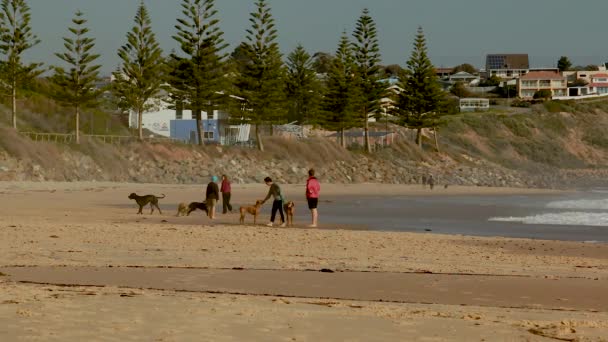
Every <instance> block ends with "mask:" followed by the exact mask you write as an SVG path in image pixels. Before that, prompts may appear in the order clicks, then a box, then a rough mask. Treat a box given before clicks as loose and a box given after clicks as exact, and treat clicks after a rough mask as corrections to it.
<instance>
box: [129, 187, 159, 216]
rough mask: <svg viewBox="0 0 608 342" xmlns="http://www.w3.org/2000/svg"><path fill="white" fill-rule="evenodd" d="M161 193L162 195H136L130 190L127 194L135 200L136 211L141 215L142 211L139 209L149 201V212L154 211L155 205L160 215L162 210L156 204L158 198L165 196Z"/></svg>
mask: <svg viewBox="0 0 608 342" xmlns="http://www.w3.org/2000/svg"><path fill="white" fill-rule="evenodd" d="M162 195H163V197H160V196H154V195H145V196H138V195H137V194H136V193H134V192H132V193H131V194H130V195H129V199H132V200H135V202H137V205H139V211H138V212H137V213H138V214H142V215H143V212H142V211H141V210H142V209H143V208H144V207H145V206H146V205H147V204H148V203H149V204H150V209H151V211H150V214H152V213H154V207H156V209H158V212H159V213H160V214H161V215H162V213H163V212H162V211H161V210H160V207H159V206H158V200H159V199H161V198H165V194H162Z"/></svg>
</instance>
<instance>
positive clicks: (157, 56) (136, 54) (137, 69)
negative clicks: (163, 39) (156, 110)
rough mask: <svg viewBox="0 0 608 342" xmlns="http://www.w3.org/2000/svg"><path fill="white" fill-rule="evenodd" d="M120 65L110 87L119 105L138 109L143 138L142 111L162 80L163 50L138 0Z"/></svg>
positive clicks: (147, 108) (147, 107)
mask: <svg viewBox="0 0 608 342" xmlns="http://www.w3.org/2000/svg"><path fill="white" fill-rule="evenodd" d="M118 57H120V59H121V60H122V65H121V66H120V68H119V69H118V70H117V71H116V72H115V73H114V77H115V79H116V81H115V82H114V83H113V87H112V90H113V91H114V93H115V94H116V97H117V98H118V99H119V105H120V107H121V108H123V109H126V110H129V111H134V112H136V113H137V117H138V120H137V123H138V136H139V140H142V139H143V122H142V121H143V113H144V112H145V111H146V110H149V108H150V104H149V100H150V99H151V98H153V97H154V96H155V95H157V94H158V92H159V90H160V88H161V85H162V82H163V64H164V60H163V57H162V50H161V48H160V47H159V45H158V42H157V41H156V36H155V34H154V32H152V27H151V21H150V16H149V15H148V10H147V8H146V6H145V5H144V2H143V1H141V2H140V4H139V8H138V10H137V14H136V15H135V25H134V26H133V28H132V29H131V32H129V33H127V43H126V44H125V45H123V46H122V47H120V49H119V50H118Z"/></svg>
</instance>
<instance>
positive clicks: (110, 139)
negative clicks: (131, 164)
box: [20, 132, 184, 144]
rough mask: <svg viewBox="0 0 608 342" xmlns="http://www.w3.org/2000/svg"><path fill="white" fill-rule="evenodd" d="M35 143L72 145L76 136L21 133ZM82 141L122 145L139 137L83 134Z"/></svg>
mask: <svg viewBox="0 0 608 342" xmlns="http://www.w3.org/2000/svg"><path fill="white" fill-rule="evenodd" d="M20 134H21V135H24V136H26V137H28V138H30V139H32V140H34V141H41V142H42V141H46V142H56V143H72V142H75V141H76V134H73V133H39V132H20ZM80 137H81V139H83V140H85V139H95V140H98V141H102V142H104V143H109V144H122V143H128V142H133V141H138V140H139V139H138V137H135V136H132V135H101V134H82V135H80ZM144 141H146V142H172V143H184V142H183V141H181V140H179V139H172V138H165V137H163V138H156V137H154V138H149V137H148V138H144Z"/></svg>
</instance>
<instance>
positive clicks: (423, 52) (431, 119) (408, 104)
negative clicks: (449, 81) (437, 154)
mask: <svg viewBox="0 0 608 342" xmlns="http://www.w3.org/2000/svg"><path fill="white" fill-rule="evenodd" d="M401 87H402V88H403V91H402V92H401V93H400V94H399V96H398V99H397V103H396V107H397V111H398V115H399V116H400V118H401V121H402V122H403V123H404V124H405V126H406V127H408V128H410V129H415V130H416V143H417V144H418V146H420V147H422V129H423V128H431V127H432V128H435V127H437V125H438V124H439V118H440V111H441V109H442V106H443V102H444V93H443V91H442V90H441V88H440V86H439V83H438V82H437V76H436V75H435V67H434V66H433V64H432V63H431V60H430V59H429V57H428V54H427V47H426V39H425V37H424V32H423V31H422V28H421V27H419V28H418V32H417V34H416V39H415V41H414V50H413V51H412V55H411V57H410V59H409V60H408V62H407V68H406V70H405V73H404V74H403V76H402V77H401Z"/></svg>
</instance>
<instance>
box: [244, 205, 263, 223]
mask: <svg viewBox="0 0 608 342" xmlns="http://www.w3.org/2000/svg"><path fill="white" fill-rule="evenodd" d="M261 207H262V201H260V200H257V201H255V205H250V206H247V207H240V208H239V212H240V213H241V218H240V219H239V222H240V223H241V224H245V216H246V215H247V214H251V215H253V224H256V222H257V220H258V215H260V208H261Z"/></svg>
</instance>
